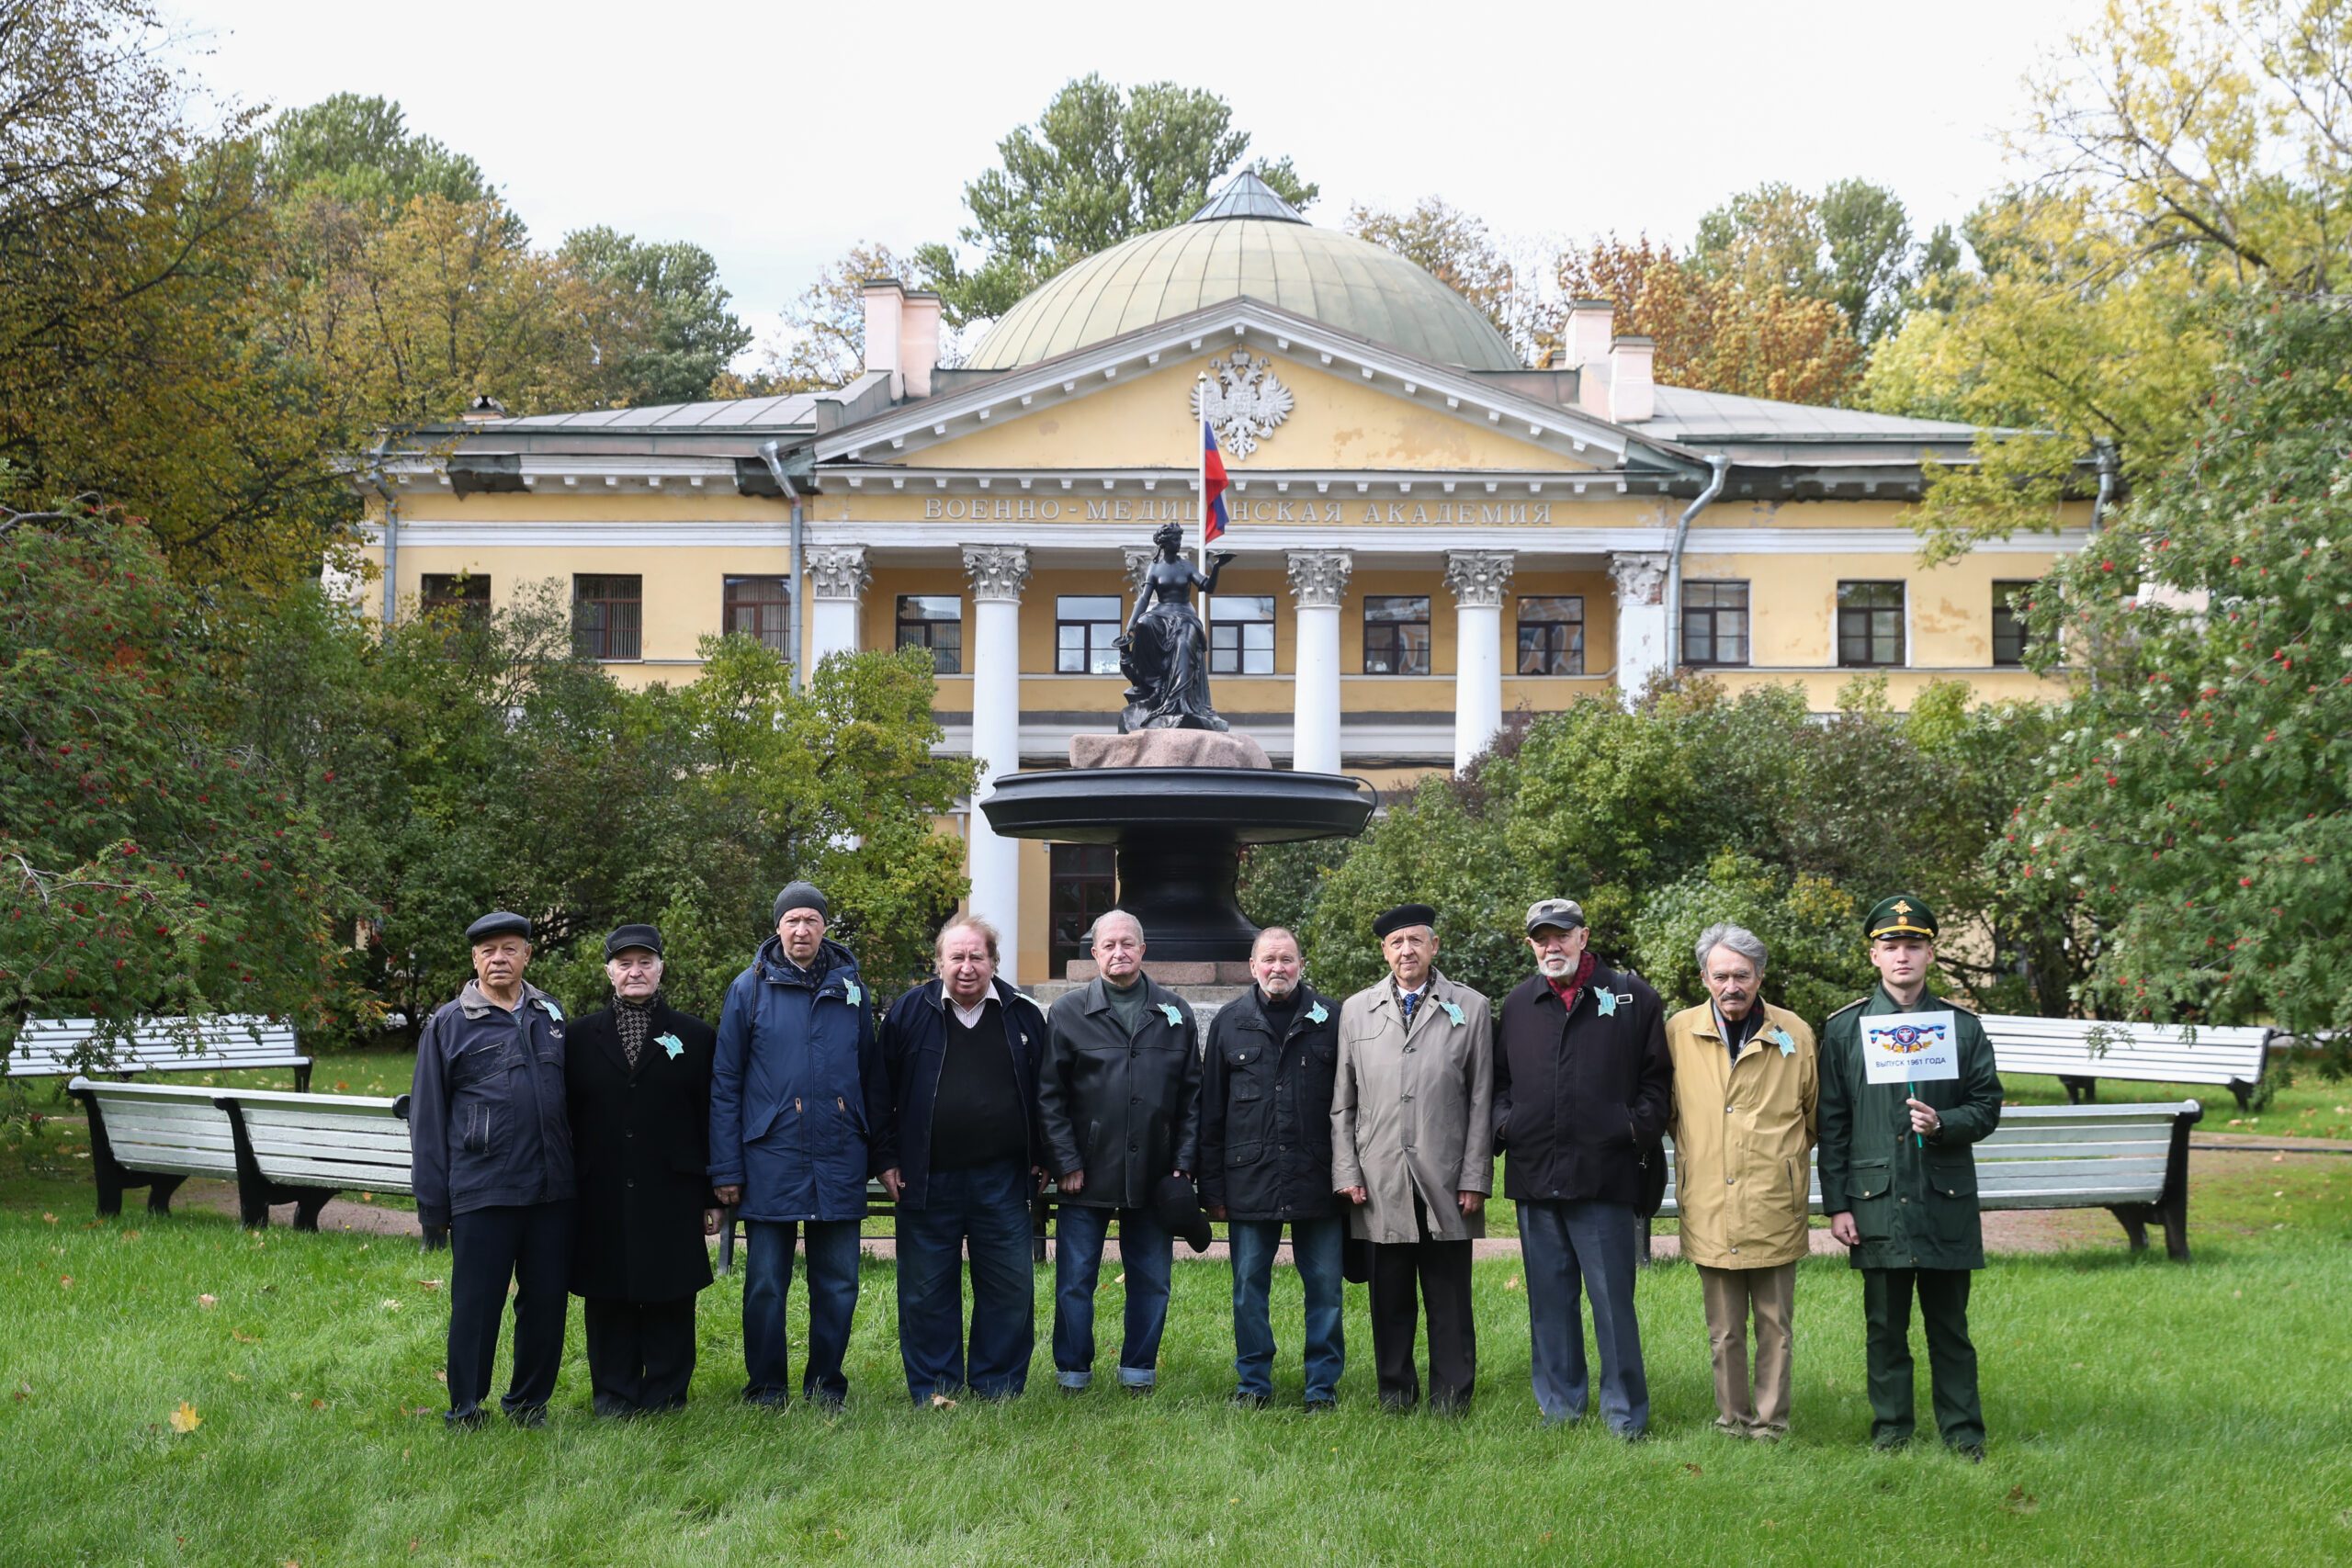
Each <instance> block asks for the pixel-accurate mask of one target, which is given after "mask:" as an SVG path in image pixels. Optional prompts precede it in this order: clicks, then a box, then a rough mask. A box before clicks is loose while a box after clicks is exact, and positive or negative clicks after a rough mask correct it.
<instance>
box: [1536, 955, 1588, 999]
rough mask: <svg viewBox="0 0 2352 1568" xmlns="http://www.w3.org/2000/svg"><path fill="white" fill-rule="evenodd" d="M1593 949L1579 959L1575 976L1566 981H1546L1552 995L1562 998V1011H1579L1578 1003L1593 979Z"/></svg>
mask: <svg viewBox="0 0 2352 1568" xmlns="http://www.w3.org/2000/svg"><path fill="white" fill-rule="evenodd" d="M1592 970H1593V962H1592V949H1590V948H1589V947H1588V948H1586V949H1585V950H1584V953H1582V955H1581V956H1579V957H1578V958H1577V969H1576V973H1575V974H1573V975H1571V976H1568V977H1567V978H1566V979H1565V980H1551V979H1547V980H1546V984H1548V985H1549V986H1550V987H1552V994H1553V995H1554V996H1555V997H1558V998H1560V1010H1561V1011H1563V1012H1574V1011H1576V1010H1577V999H1578V998H1581V997H1582V996H1583V995H1584V987H1585V983H1586V982H1587V981H1589V980H1590V979H1591V978H1592Z"/></svg>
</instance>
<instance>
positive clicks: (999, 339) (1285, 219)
mask: <svg viewBox="0 0 2352 1568" xmlns="http://www.w3.org/2000/svg"><path fill="white" fill-rule="evenodd" d="M1219 209H1229V210H1222V211H1221V210H1219ZM1243 298H1248V299H1259V300H1262V301H1264V302H1265V303H1266V304H1269V305H1272V306H1275V307H1277V308H1279V309H1281V310H1288V311H1291V312H1292V313H1294V314H1295V315H1300V316H1304V317H1306V318H1307V319H1308V320H1310V321H1321V322H1323V323H1324V324H1326V325H1328V326H1333V327H1337V328H1339V329H1340V330H1341V331H1343V332H1349V333H1355V334H1356V335H1357V336H1359V337H1362V338H1365V339H1368V340H1369V341H1371V342H1373V343H1376V344H1385V345H1386V346H1388V347H1390V348H1394V349H1397V350H1399V351H1401V352H1403V353H1405V354H1408V355H1412V356H1413V357H1414V358H1416V359H1422V360H1426V361H1428V362H1429V363H1430V364H1432V365H1453V366H1459V367H1463V368H1464V369H1468V370H1520V369H1524V368H1525V367H1524V366H1522V365H1521V363H1520V360H1519V356H1518V355H1516V354H1514V353H1512V352H1511V347H1510V344H1509V343H1508V342H1506V341H1505V340H1504V337H1503V334H1502V333H1499V332H1497V331H1496V330H1495V325H1494V323H1493V322H1492V321H1488V320H1487V318H1486V317H1485V316H1483V315H1481V314H1480V313H1479V312H1478V310H1477V309H1476V307H1474V306H1473V305H1472V304H1471V303H1470V302H1469V301H1468V300H1466V299H1463V298H1462V296H1461V295H1459V294H1456V293H1455V292H1454V291H1453V289H1451V288H1447V287H1446V286H1445V285H1444V284H1442V283H1440V282H1439V281H1438V280H1437V279H1436V278H1434V277H1432V276H1430V275H1429V274H1428V273H1426V272H1424V271H1422V270H1421V269H1420V268H1419V267H1418V266H1416V265H1413V264H1412V263H1411V262H1409V261H1408V260H1406V259H1405V258H1404V257H1403V256H1400V255H1398V254H1397V253H1396V252H1394V251H1391V250H1386V249H1385V248H1383V247H1381V246H1379V245H1375V244H1374V243H1372V242H1371V241H1369V240H1359V239H1356V238H1355V237H1353V236H1352V235H1348V234H1341V233H1339V232H1336V231H1332V230H1329V229H1317V228H1316V227H1314V226H1313V225H1312V224H1310V223H1307V222H1306V221H1305V220H1302V219H1301V218H1300V217H1299V216H1298V214H1297V213H1295V212H1294V211H1292V210H1291V209H1290V208H1289V207H1287V206H1285V205H1284V204H1283V201H1282V198H1281V197H1277V196H1275V195H1274V194H1273V192H1272V191H1271V190H1268V189H1267V188H1266V186H1265V182H1263V181H1262V180H1260V179H1259V178H1258V177H1257V176H1256V175H1248V174H1245V175H1241V176H1239V177H1238V178H1236V179H1235V180H1234V181H1233V182H1232V183H1231V184H1230V185H1228V186H1226V187H1225V189H1224V190H1222V191H1220V192H1218V193H1217V195H1216V198H1215V199H1213V200H1212V201H1211V202H1210V203H1209V204H1208V206H1206V207H1204V208H1203V209H1201V212H1200V215H1199V217H1198V218H1197V219H1196V220H1194V221H1193V222H1190V223H1179V224H1177V225H1176V226H1175V227H1174V228H1172V229H1162V230H1159V231H1155V232H1153V233H1149V234H1138V235H1136V237H1135V238H1133V239H1130V240H1125V241H1122V242H1121V243H1118V244H1115V245H1114V246H1112V247H1111V248H1110V249H1109V250H1107V251H1102V252H1098V253H1097V254H1094V255H1091V256H1089V257H1087V258H1086V259H1085V260H1084V261H1081V262H1080V263H1078V264H1077V265H1074V266H1072V267H1071V268H1070V269H1069V271H1067V272H1064V273H1062V274H1060V275H1059V276H1057V277H1055V278H1053V279H1051V280H1050V281H1049V282H1047V283H1046V284H1045V285H1044V286H1043V287H1041V288H1037V289H1036V290H1035V291H1034V292H1032V293H1031V294H1030V295H1029V296H1028V297H1027V298H1025V299H1023V300H1022V301H1021V302H1020V303H1019V304H1017V305H1015V306H1013V308H1012V310H1008V311H1006V312H1005V313H1004V316H1003V318H1002V319H1001V320H1000V321H998V322H997V323H996V325H995V326H993V327H991V328H989V333H988V335H987V336H986V337H984V338H982V339H981V340H980V342H979V344H978V346H977V347H976V348H975V349H974V350H973V351H972V355H971V357H970V358H968V359H967V360H966V361H965V362H964V363H965V367H966V368H967V369H976V370H1009V369H1012V368H1013V367H1016V366H1022V365H1035V364H1037V363H1038V362H1039V361H1041V360H1046V359H1051V358H1054V357H1056V356H1057V355H1064V354H1068V353H1069V352H1070V351H1072V350H1073V349H1078V348H1082V347H1085V346H1086V345H1087V344H1096V343H1103V342H1106V341H1108V340H1109V339H1112V338H1115V337H1119V336H1121V335H1123V334H1125V333H1131V332H1135V331H1136V330H1138V329H1140V328H1144V327H1148V326H1151V325H1153V324H1154V323H1156V322H1159V321H1171V320H1173V319H1175V318H1176V317H1179V316H1182V315H1187V314H1189V313H1191V312H1192V311H1194V310H1200V309H1201V308H1202V307H1204V306H1207V305H1215V304H1218V303H1221V302H1223V301H1225V300H1227V299H1243Z"/></svg>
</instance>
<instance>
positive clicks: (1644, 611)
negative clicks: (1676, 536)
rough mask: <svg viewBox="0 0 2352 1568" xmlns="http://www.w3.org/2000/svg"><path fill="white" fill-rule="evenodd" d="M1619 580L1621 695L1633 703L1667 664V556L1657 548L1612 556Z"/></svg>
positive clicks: (1613, 574)
mask: <svg viewBox="0 0 2352 1568" xmlns="http://www.w3.org/2000/svg"><path fill="white" fill-rule="evenodd" d="M1609 575H1610V578H1611V580H1612V581H1614V582H1615V583H1616V584H1617V694H1618V696H1619V697H1621V698H1623V700H1624V701H1625V702H1627V703H1628V704H1630V703H1632V702H1633V701H1634V699H1635V698H1637V697H1639V696H1640V695H1641V694H1642V688H1643V687H1645V686H1646V685H1648V684H1649V681H1650V677H1651V676H1652V675H1655V674H1657V672H1658V671H1661V670H1664V669H1665V668H1666V653H1667V647H1666V639H1667V636H1668V619H1667V613H1666V557H1665V555H1664V554H1663V553H1661V552H1658V551H1652V550H1634V551H1625V552H1622V553H1620V554H1617V555H1613V556H1611V557H1610V558H1609Z"/></svg>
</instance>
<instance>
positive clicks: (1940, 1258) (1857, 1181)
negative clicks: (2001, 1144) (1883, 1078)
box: [1820, 986, 2001, 1269]
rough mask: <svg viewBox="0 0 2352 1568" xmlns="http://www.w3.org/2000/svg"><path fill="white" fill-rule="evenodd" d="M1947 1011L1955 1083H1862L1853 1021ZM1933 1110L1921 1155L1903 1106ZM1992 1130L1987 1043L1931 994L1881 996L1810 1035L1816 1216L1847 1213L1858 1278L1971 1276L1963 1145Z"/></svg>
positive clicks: (1972, 1198)
mask: <svg viewBox="0 0 2352 1568" xmlns="http://www.w3.org/2000/svg"><path fill="white" fill-rule="evenodd" d="M1947 1009H1949V1010H1951V1015H1952V1021H1953V1026H1954V1027H1953V1032H1954V1033H1955V1034H1956V1035H1957V1036H1958V1042H1957V1043H1958V1044H1959V1046H1960V1077H1957V1078H1943V1079H1939V1080H1936V1081H1934V1082H1931V1083H1923V1084H1921V1085H1919V1086H1918V1088H1917V1089H1916V1090H1913V1089H1907V1088H1906V1087H1905V1086H1904V1085H1902V1084H1899V1083H1895V1084H1874V1083H1871V1082H1869V1081H1867V1080H1866V1078H1865V1077H1864V1074H1863V1067H1862V1030H1861V1021H1862V1020H1863V1019H1865V1018H1871V1017H1875V1016H1878V1015H1880V1014H1883V1013H1897V1012H1940V1011H1943V1010H1947ZM1915 1097H1916V1098H1917V1099H1918V1100H1922V1101H1924V1102H1925V1103H1927V1104H1928V1105H1932V1106H1934V1107H1935V1108H1936V1114H1937V1115H1938V1116H1939V1117H1940V1118H1941V1119H1942V1122H1943V1125H1942V1126H1941V1127H1939V1128H1938V1129H1937V1130H1936V1131H1935V1132H1934V1133H1932V1134H1928V1137H1927V1140H1926V1143H1925V1145H1924V1146H1922V1145H1921V1144H1920V1143H1919V1142H1918V1141H1917V1140H1916V1139H1914V1138H1913V1137H1912V1135H1911V1116H1910V1112H1909V1111H1907V1110H1906V1109H1905V1106H1904V1103H1903V1102H1904V1100H1905V1099H1906V1098H1915ZM2000 1123H2001V1080H2000V1077H1999V1076H1998V1075H1997V1074H1996V1072H1995V1071H1994V1069H1993V1043H1992V1042H1991V1041H1990V1040H1987V1039H1986V1038H1985V1026H1984V1025H1983V1024H1982V1023H1979V1022H1978V1021H1976V1015H1975V1014H1974V1013H1973V1012H1970V1011H1969V1010H1967V1009H1965V1008H1962V1007H1960V1006H1957V1005H1956V1004H1954V1003H1952V1002H1951V1001H1948V1000H1946V999H1945V998H1941V997H1939V996H1936V995H1934V994H1932V993H1930V994H1928V995H1926V996H1923V997H1921V998H1920V999H1919V1004H1918V1006H1917V1007H1915V1008H1905V1007H1902V1006H1899V1005H1897V1003H1896V1002H1895V1000H1894V998H1893V997H1890V996H1888V995H1887V994H1886V987H1884V986H1878V987H1872V989H1871V994H1870V995H1869V996H1867V997H1864V998H1862V999H1861V1000H1860V1001H1858V1002H1852V1003H1849V1005H1847V1006H1845V1007H1842V1008H1840V1009H1838V1010H1837V1011H1836V1012H1834V1013H1831V1014H1830V1015H1829V1017H1828V1020H1827V1021H1826V1022H1824V1023H1823V1025H1822V1026H1821V1153H1820V1162H1821V1212H1822V1213H1825V1214H1838V1213H1849V1212H1850V1213H1852V1214H1853V1216H1854V1228H1855V1229H1856V1230H1857V1231H1859V1232H1860V1235H1861V1245H1860V1246H1859V1247H1854V1248H1853V1249H1852V1251H1851V1253H1850V1254H1849V1261H1850V1262H1851V1264H1852V1265H1853V1267H1855V1268H1857V1269H1982V1268H1984V1267H1985V1226H1984V1223H1983V1220H1982V1218H1981V1216H1980V1215H1979V1213H1978V1212H1977V1207H1976V1157H1975V1156H1974V1155H1973V1154H1972V1153H1971V1152H1970V1150H1969V1145H1972V1144H1973V1143H1975V1142H1976V1141H1977V1140H1978V1139H1979V1138H1983V1137H1985V1136H1987V1135H1989V1134H1991V1133H1992V1131H1993V1129H1994V1128H1996V1127H1997V1126H1999V1125H2000Z"/></svg>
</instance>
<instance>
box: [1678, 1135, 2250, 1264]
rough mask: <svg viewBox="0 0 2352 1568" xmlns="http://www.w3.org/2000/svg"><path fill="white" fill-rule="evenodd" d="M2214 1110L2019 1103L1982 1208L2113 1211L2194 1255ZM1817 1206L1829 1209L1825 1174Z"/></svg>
mask: <svg viewBox="0 0 2352 1568" xmlns="http://www.w3.org/2000/svg"><path fill="white" fill-rule="evenodd" d="M2204 1114H2205V1111H2204V1108H2203V1107H2202V1106H2200V1105H2199V1104H2198V1103H2197V1101H2195V1100H2181V1101H2178V1102H2177V1103H2174V1102H2163V1103H2158V1104H2152V1105H2012V1106H2009V1107H2007V1108H2006V1109H2004V1110H2003V1111H2002V1112H2001V1124H2000V1126H1998V1127H1997V1128H1996V1129H1994V1132H1993V1135H1992V1136H1991V1137H1989V1138H1985V1139H1983V1140H1981V1141H1980V1142H1978V1143H1977V1144H1976V1145H1974V1149H1975V1155H1976V1206H1977V1208H1979V1209H1980V1210H1984V1209H2106V1210H2109V1212H2111V1213H2113V1214H2114V1215H2115V1217H2116V1219H2117V1220H2118V1221H2119V1222H2120V1223H2121V1224H2122V1226H2123V1234H2124V1235H2126V1236H2127V1237H2129V1238H2130V1239H2131V1250H2132V1251H2134V1252H2138V1251H2142V1250H2143V1249H2144V1248H2145V1247H2147V1245H2148V1229H2147V1228H2148V1226H2149V1225H2150V1224H2160V1225H2162V1226H2163V1227H2164V1233H2165V1253H2166V1254H2167V1255H2169V1256H2171V1257H2173V1258H2182V1259H2186V1258H2188V1130H2189V1128H2190V1127H2192V1126H2194V1125H2196V1123H2197V1122H2198V1120H2199V1118H2200V1117H2202V1116H2203V1115H2204ZM1666 1149H1667V1187H1666V1201H1665V1203H1664V1205H1663V1206H1662V1207H1660V1208H1659V1210H1658V1217H1659V1218H1661V1219H1670V1218H1672V1217H1674V1216H1675V1215H1676V1214H1677V1213H1679V1210H1678V1209H1677V1208H1676V1206H1675V1201H1674V1144H1673V1141H1672V1140H1671V1139H1669V1140H1668V1142H1667V1145H1666ZM1807 1201H1808V1202H1809V1204H1810V1205H1811V1207H1812V1210H1813V1212H1814V1213H1816V1214H1817V1213H1821V1169H1820V1166H1819V1164H1818V1162H1817V1161H1816V1163H1815V1166H1814V1168H1813V1184H1812V1190H1811V1193H1810V1195H1809V1197H1808V1200H1807Z"/></svg>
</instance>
